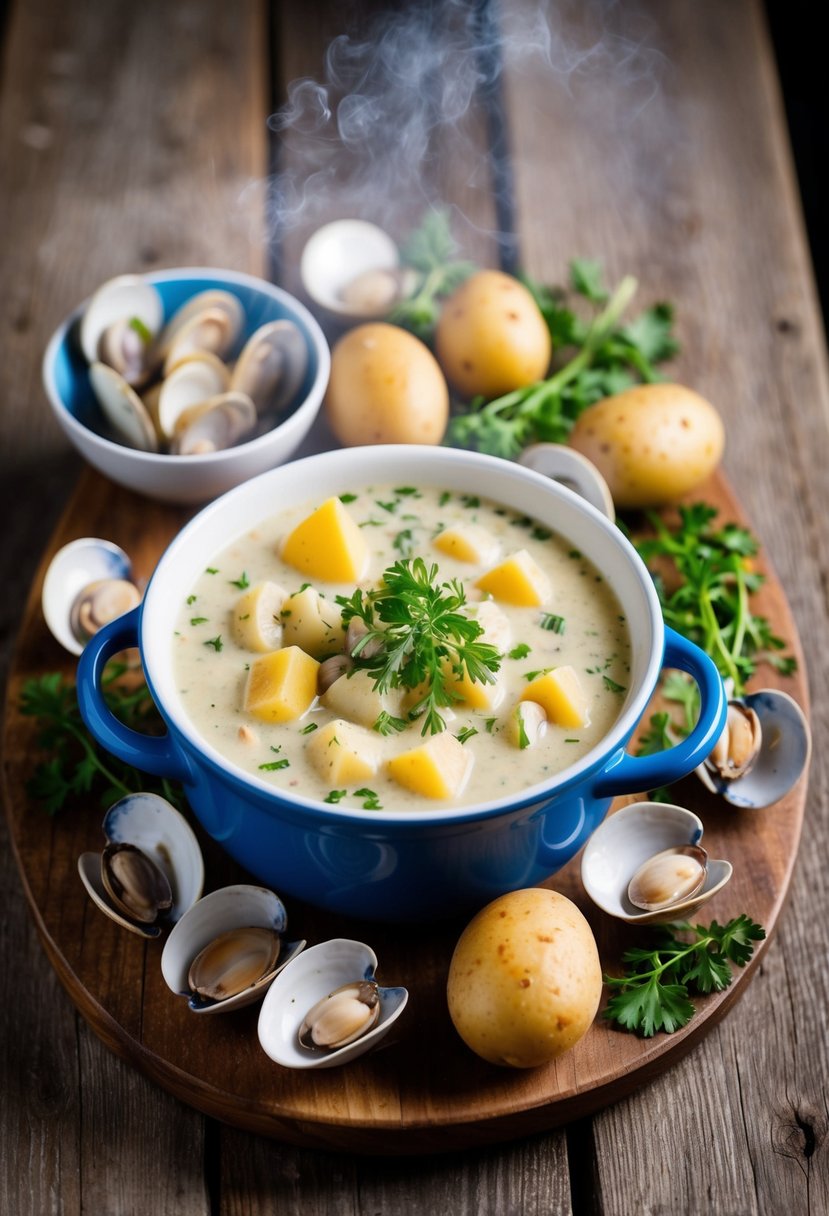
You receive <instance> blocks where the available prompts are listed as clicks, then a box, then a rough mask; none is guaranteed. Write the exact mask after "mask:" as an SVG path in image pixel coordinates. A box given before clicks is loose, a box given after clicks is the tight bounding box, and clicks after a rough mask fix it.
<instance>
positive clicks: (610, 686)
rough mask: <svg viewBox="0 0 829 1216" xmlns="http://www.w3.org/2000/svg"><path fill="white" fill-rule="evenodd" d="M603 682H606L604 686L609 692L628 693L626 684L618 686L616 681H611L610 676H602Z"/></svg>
mask: <svg viewBox="0 0 829 1216" xmlns="http://www.w3.org/2000/svg"><path fill="white" fill-rule="evenodd" d="M602 680H603V681H604V686H605V688H606V689H607V691H608V692H616V693H623V692H627V689H626V687H625V685H624V684H617V683H616V681H615V680H611V678H610V676H602Z"/></svg>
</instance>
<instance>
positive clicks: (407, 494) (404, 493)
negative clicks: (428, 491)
mask: <svg viewBox="0 0 829 1216" xmlns="http://www.w3.org/2000/svg"><path fill="white" fill-rule="evenodd" d="M394 492H395V494H399V496H400V497H401V498H422V497H423V495H422V494H421V492H420V490H418V489H417V488H416V487H415V486H396V487H395V490H394Z"/></svg>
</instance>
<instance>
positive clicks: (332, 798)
mask: <svg viewBox="0 0 829 1216" xmlns="http://www.w3.org/2000/svg"><path fill="white" fill-rule="evenodd" d="M347 793H348V790H329V791H328V793H327V794H326V795H325V797H324V798H323V802H331V803H337V802H342V800H343V798H345V796H346V794H347Z"/></svg>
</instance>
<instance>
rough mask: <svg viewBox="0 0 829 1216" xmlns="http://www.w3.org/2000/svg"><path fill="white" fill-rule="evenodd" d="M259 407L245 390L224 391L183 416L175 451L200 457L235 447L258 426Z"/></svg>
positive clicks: (180, 418)
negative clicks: (239, 391) (257, 410)
mask: <svg viewBox="0 0 829 1216" xmlns="http://www.w3.org/2000/svg"><path fill="white" fill-rule="evenodd" d="M256 418H257V414H256V406H255V405H254V404H253V402H252V401H251V399H250V397H248V396H247V395H246V394H245V393H220V394H219V395H218V396H217V397H210V398H209V399H208V400H207V401H203V402H202V403H201V404H200V405H194V406H191V407H190V409H188V410H185V411H184V413H183V414H181V415H180V416H179V419H178V423H177V426H176V437H175V439H174V440H173V443H172V448H171V450H172V451H173V452H174V453H176V454H177V455H180V456H199V455H203V454H204V453H205V452H220V451H223V450H224V449H225V448H232V447H233V446H234V445H235V444H237V443H238V442H239V441H240V440H241V439H244V438H245V436H246V435H249V434H250V433H251V431H252V430H253V428H254V427H255V426H256Z"/></svg>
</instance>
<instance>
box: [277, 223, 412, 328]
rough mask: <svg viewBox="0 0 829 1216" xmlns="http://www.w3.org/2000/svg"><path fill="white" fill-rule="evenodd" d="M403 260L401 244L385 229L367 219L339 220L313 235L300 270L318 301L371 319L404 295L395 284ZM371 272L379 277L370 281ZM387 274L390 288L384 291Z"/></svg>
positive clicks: (348, 314) (346, 313)
mask: <svg viewBox="0 0 829 1216" xmlns="http://www.w3.org/2000/svg"><path fill="white" fill-rule="evenodd" d="M399 264H400V254H399V252H398V249H397V245H396V244H395V243H394V241H393V240H392V238H391V237H390V236H389V234H388V233H387V232H384V231H383V229H382V228H378V226H377V225H376V224H370V223H368V222H367V221H365V220H335V221H334V222H333V223H331V224H325V225H324V226H323V227H322V228H318V229H317V231H316V232H315V233H314V234H313V235H312V236H311V238H310V239H309V240H308V242H307V244H306V245H305V248H304V249H303V251H302V257H301V260H300V266H299V273H300V277H301V279H302V285H303V287H304V288H305V290H306V291H307V293H308V295H309V296H310V297H311V299H312V300H313V301H314V302H315V303H316V304H319V305H320V306H321V307H322V308H324V309H326V310H327V311H328V312H330V313H333V314H334V315H335V316H339V317H344V318H345V317H347V318H350V319H351V320H354V321H369V320H373V319H376V318H379V317H384V316H386V315H387V313H388V312H389V311H390V309H391V308H392V306H393V305H394V304H395V302H396V298H399V289H398V290H396V289H395V280H396V277H397V271H398V266H399ZM369 274H372V275H374V274H376V275H377V276H378V277H379V279H380V282H378V283H377V284H373V283H367V279H366V276H367V275H369ZM386 276H388V283H389V287H388V289H387V290H385V291H384V290H383V285H382V279H383V278H385V277H386ZM361 286H362V287H363V289H362V290H359V288H360V287H361Z"/></svg>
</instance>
